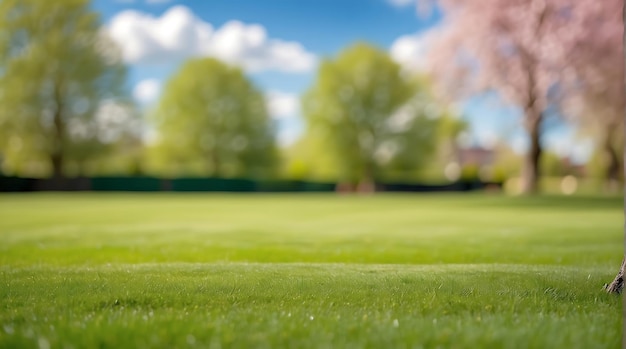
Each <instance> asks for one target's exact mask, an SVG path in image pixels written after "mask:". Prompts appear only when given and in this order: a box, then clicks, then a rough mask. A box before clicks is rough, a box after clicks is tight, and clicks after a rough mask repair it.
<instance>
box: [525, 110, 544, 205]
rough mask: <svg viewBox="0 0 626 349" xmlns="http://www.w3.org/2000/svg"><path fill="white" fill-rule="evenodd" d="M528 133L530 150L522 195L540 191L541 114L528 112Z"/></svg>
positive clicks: (526, 161) (526, 162)
mask: <svg viewBox="0 0 626 349" xmlns="http://www.w3.org/2000/svg"><path fill="white" fill-rule="evenodd" d="M526 118H527V119H526V124H525V125H526V132H527V133H528V136H529V137H530V148H529V149H528V152H527V153H526V156H525V159H524V168H523V170H522V193H524V194H535V193H537V192H538V191H539V174H540V168H539V164H540V162H539V160H540V158H541V152H542V149H541V144H540V143H539V137H540V135H541V134H540V129H541V113H539V112H536V111H533V110H532V109H531V110H528V111H527V112H526Z"/></svg>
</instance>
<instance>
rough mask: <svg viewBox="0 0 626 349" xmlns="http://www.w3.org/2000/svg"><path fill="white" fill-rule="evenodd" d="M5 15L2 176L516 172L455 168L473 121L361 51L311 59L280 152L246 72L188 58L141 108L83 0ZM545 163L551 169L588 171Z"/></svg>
mask: <svg viewBox="0 0 626 349" xmlns="http://www.w3.org/2000/svg"><path fill="white" fill-rule="evenodd" d="M0 16H2V18H5V20H3V21H2V22H0V32H2V34H3V35H1V36H0V105H2V108H0V161H1V170H2V173H3V174H4V175H5V176H15V175H17V176H23V177H53V178H57V179H58V178H64V177H84V176H104V175H126V176H128V175H135V176H146V175H148V176H156V177H159V178H172V177H181V176H185V177H188V176H196V177H219V178H249V179H251V180H252V179H254V180H270V179H290V180H302V181H305V180H313V181H321V182H339V183H347V184H348V187H350V188H357V189H358V190H365V191H368V190H374V189H375V188H376V183H384V182H404V183H410V182H417V181H421V182H442V181H448V182H455V181H457V180H459V179H463V178H464V179H466V180H469V181H473V180H475V179H481V180H482V181H490V182H491V181H492V182H502V181H504V180H505V179H506V178H508V177H511V176H517V175H519V174H520V173H521V172H522V170H521V169H520V164H521V163H523V162H522V160H521V158H520V157H519V156H517V155H514V154H513V153H512V152H511V151H510V149H509V148H508V147H507V146H506V145H505V144H500V145H498V146H496V148H495V149H494V150H490V152H491V153H492V154H491V158H492V159H491V160H489V161H483V160H470V161H465V160H463V156H462V153H463V151H464V150H463V149H461V148H460V147H459V145H458V142H457V140H458V138H459V137H460V136H461V135H462V134H464V133H465V132H466V131H467V127H468V126H467V125H466V124H465V122H464V121H462V117H461V115H456V114H455V113H454V112H453V111H452V109H451V108H449V107H448V106H447V105H446V104H445V103H444V102H442V100H441V99H440V98H437V97H436V96H435V94H434V92H433V81H431V80H430V78H429V77H427V76H425V75H420V74H407V73H406V72H404V71H403V70H402V68H401V67H400V65H398V64H397V63H396V62H394V61H393V60H392V59H391V58H390V57H389V55H388V54H387V52H385V51H383V50H381V49H378V48H376V47H374V46H371V45H369V44H366V43H357V44H354V45H352V46H350V47H348V48H346V49H345V50H343V51H342V52H341V53H339V54H338V55H337V56H336V57H333V58H326V59H324V60H323V61H322V62H321V63H320V64H319V67H318V70H317V73H316V78H315V81H314V82H313V84H312V86H310V88H309V89H308V90H307V92H306V93H305V94H304V95H303V96H302V99H301V102H302V103H301V104H302V114H303V116H304V117H305V121H306V130H305V133H304V135H303V136H302V137H301V138H300V139H299V140H298V141H297V142H296V143H295V144H294V145H292V146H290V147H288V148H281V147H279V145H278V144H277V139H276V123H275V121H273V120H272V119H271V118H270V115H269V113H268V108H267V104H266V100H265V97H264V95H263V93H262V91H261V90H260V89H259V88H258V87H257V86H255V84H254V83H253V82H252V81H251V80H250V79H249V78H248V77H247V76H246V74H245V73H244V72H243V71H242V70H241V69H240V68H237V67H233V66H230V65H228V64H226V63H224V62H221V61H219V60H217V59H214V58H194V59H190V60H188V61H186V62H185V63H183V64H182V65H181V66H180V67H179V69H178V71H177V72H176V73H175V74H174V75H173V76H171V77H170V78H169V80H168V81H167V82H166V84H165V86H164V90H163V93H162V95H161V97H160V100H159V101H157V103H156V104H155V106H154V107H153V108H152V109H150V110H141V108H139V107H138V106H137V105H135V104H134V102H133V101H132V99H131V98H130V97H129V93H128V91H127V88H126V67H125V66H124V64H123V62H122V58H121V54H120V52H119V49H118V48H117V47H116V46H115V45H114V44H113V43H112V42H111V40H109V39H108V38H107V37H105V36H104V34H103V33H102V31H101V27H102V23H101V22H100V20H99V18H98V16H97V15H96V14H95V13H93V12H92V11H91V10H90V8H89V2H88V1H87V0H72V1H69V0H66V1H35V0H30V1H17V0H5V1H2V2H1V3H0ZM68 38H71V39H68ZM612 142H613V141H612ZM543 158H544V161H548V163H549V166H545V167H544V168H545V169H546V170H548V171H553V172H554V173H559V175H565V174H572V175H582V174H581V173H580V172H577V170H576V169H574V167H573V166H570V164H566V163H564V162H562V161H561V159H558V158H557V159H556V160H554V159H553V158H554V156H553V155H550V154H547V156H546V155H545V154H544V157H543ZM601 162H602V161H597V163H598V165H596V166H597V167H598V168H601V167H602V165H601ZM591 164H592V165H594V163H593V162H592V163H591ZM610 171H613V169H610ZM591 172H593V171H591ZM597 172H602V170H600V171H597ZM589 173H590V171H586V172H585V174H587V175H588V174H589Z"/></svg>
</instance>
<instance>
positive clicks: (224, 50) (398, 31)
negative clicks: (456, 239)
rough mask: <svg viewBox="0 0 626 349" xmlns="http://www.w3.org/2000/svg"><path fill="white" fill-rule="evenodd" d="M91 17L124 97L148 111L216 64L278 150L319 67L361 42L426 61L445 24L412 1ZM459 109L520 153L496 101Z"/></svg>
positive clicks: (134, 6) (561, 147)
mask: <svg viewBox="0 0 626 349" xmlns="http://www.w3.org/2000/svg"><path fill="white" fill-rule="evenodd" d="M93 7H94V9H95V10H96V11H98V12H100V13H101V15H102V19H103V22H104V23H105V26H106V27H107V30H109V31H110V33H111V35H112V36H113V38H114V40H116V41H117V42H118V44H120V46H121V47H122V49H123V52H124V55H125V59H126V61H127V63H128V64H129V67H130V72H129V73H130V74H129V81H128V83H129V88H130V89H131V91H132V92H133V95H134V96H135V98H136V99H137V100H138V101H139V102H140V103H141V104H143V105H144V106H149V105H151V103H154V101H155V100H156V99H157V98H158V94H159V91H160V89H161V86H162V84H163V83H164V82H165V81H167V79H168V77H169V76H171V75H172V74H173V73H174V72H175V71H176V69H177V68H178V66H179V65H180V63H181V62H183V61H184V59H186V58H189V57H193V56H201V55H211V56H216V57H218V58H220V59H222V60H224V61H227V62H229V63H231V64H235V65H239V66H241V67H243V68H244V70H246V72H247V74H248V76H249V77H250V78H251V79H252V80H253V81H254V82H255V83H256V84H257V85H258V86H259V87H260V88H261V89H262V90H263V91H264V92H265V94H266V96H267V100H268V104H269V106H270V112H271V114H272V115H273V117H274V118H275V119H276V122H277V125H278V132H279V135H278V136H279V140H280V142H281V143H282V144H290V143H292V142H293V141H294V140H296V139H297V137H298V136H299V135H300V134H301V132H302V130H303V127H304V126H303V122H302V118H301V115H300V110H299V104H298V98H299V96H300V95H301V94H302V93H303V92H304V91H305V90H306V89H307V88H308V87H309V86H310V85H311V84H312V82H313V79H314V76H315V71H316V63H317V62H319V60H320V59H322V58H324V57H328V56H334V55H336V54H337V53H338V52H339V51H341V50H342V49H344V48H345V47H347V46H349V45H351V44H353V43H355V42H357V41H367V42H369V43H372V44H374V45H377V46H378V47H380V48H382V49H385V50H388V51H389V52H390V54H391V55H392V57H394V58H396V59H397V60H398V61H399V63H407V62H409V63H414V62H416V61H419V60H420V58H421V57H420V55H422V56H423V55H424V48H423V46H424V43H423V40H422V39H421V38H422V37H423V36H425V35H424V34H427V33H428V31H429V30H430V29H432V28H434V27H435V26H437V25H438V24H439V22H440V21H441V19H442V17H443V16H442V14H441V13H439V12H438V11H437V10H436V9H434V10H432V11H431V12H430V14H429V15H428V16H424V15H422V16H418V13H417V11H416V6H415V0H265V1H259V0H230V1H227V0H223V1H211V0H206V1H174V0H94V2H93ZM400 46H403V47H402V48H400ZM494 100H495V102H494ZM460 109H461V113H462V114H463V117H464V118H466V119H467V120H468V121H469V122H470V124H471V137H470V138H471V139H473V142H474V143H478V144H482V145H485V146H488V145H491V144H493V142H494V141H495V140H499V139H500V140H502V139H504V140H507V141H508V143H510V144H511V145H513V146H514V147H515V148H516V149H517V150H518V151H522V150H523V149H524V148H525V147H526V143H527V142H526V138H525V135H524V132H523V131H522V130H521V125H520V123H519V119H520V116H519V112H518V111H517V110H516V109H515V108H511V107H508V106H504V105H502V103H499V102H498V101H497V97H496V98H494V97H493V96H488V97H481V98H475V99H473V100H471V101H469V102H467V103H464V104H462V105H461V107H460ZM545 141H546V144H547V145H548V146H549V147H551V148H552V149H556V150H557V151H559V152H562V153H564V154H565V153H571V154H570V155H574V156H575V157H577V158H579V159H580V160H584V158H586V156H587V155H588V153H589V148H590V147H589V144H583V145H580V144H574V143H573V132H572V130H571V129H567V128H563V127H555V128H553V129H552V130H551V131H550V132H549V133H548V134H547V136H546V137H545ZM576 147H578V148H576ZM575 148H576V149H575Z"/></svg>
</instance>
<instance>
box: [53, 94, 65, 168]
mask: <svg viewBox="0 0 626 349" xmlns="http://www.w3.org/2000/svg"><path fill="white" fill-rule="evenodd" d="M54 98H55V102H56V110H55V111H54V119H53V122H54V136H53V139H54V140H53V145H52V151H51V153H50V161H51V163H52V177H53V178H55V179H61V178H63V175H64V173H63V161H64V149H63V148H64V143H65V125H64V124H63V117H62V116H63V104H62V102H61V92H60V91H59V86H58V85H57V86H56V88H55V92H54Z"/></svg>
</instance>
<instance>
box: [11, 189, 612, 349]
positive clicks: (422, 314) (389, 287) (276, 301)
mask: <svg viewBox="0 0 626 349" xmlns="http://www.w3.org/2000/svg"><path fill="white" fill-rule="evenodd" d="M622 207H623V206H622V198H619V197H537V198H508V197H503V196H497V195H480V194H470V195H451V194H447V195H441V194H439V195H434V194H431V195H374V196H336V195H313V194H311V195H289V194H285V195H243V194H242V195H238V194H235V195H216V194H184V195H183V194H172V193H168V194H162V193H161V194H157V193H146V194H85V193H81V194H22V195H6V194H5V195H0V347H39V348H48V347H49V348H70V347H73V348H83V347H111V348H119V347H163V348H173V347H176V348H185V347H203V348H224V347H226V348H232V347H236V348H249V347H256V348H277V347H290V348H307V347H314V348H338V347H339V348H347V347H356V348H362V347H370V348H420V347H424V348H434V347H445V348H448V347H455V348H476V347H496V348H497V347H501V348H611V347H618V346H619V343H620V339H621V328H622V320H621V299H620V298H619V297H616V296H613V295H607V294H605V293H604V292H603V291H602V285H603V284H604V283H605V282H609V281H610V280H611V279H612V278H613V276H614V274H615V272H616V271H617V268H618V267H619V262H620V260H621V256H622V253H623V235H622V228H621V227H622V224H623V211H622Z"/></svg>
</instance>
